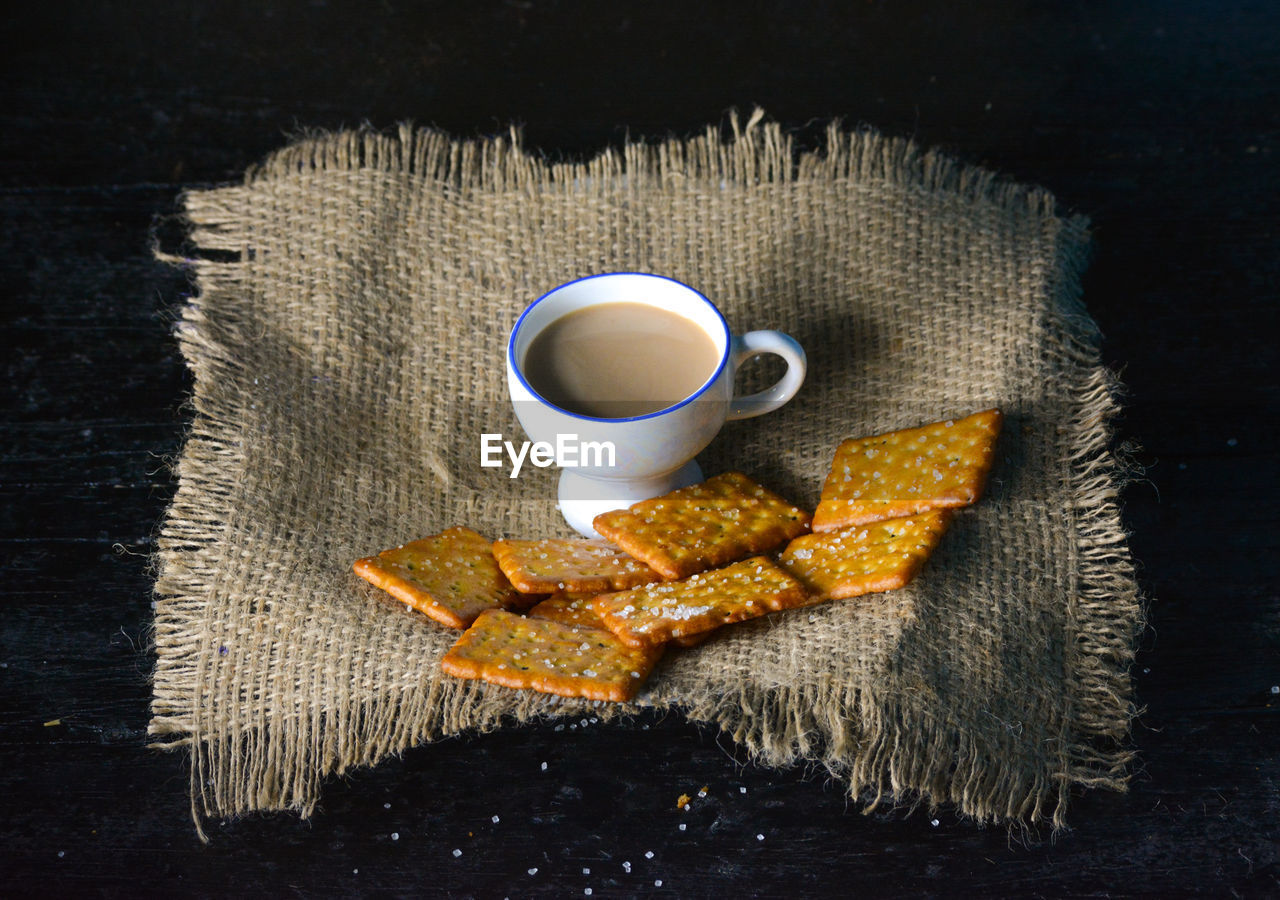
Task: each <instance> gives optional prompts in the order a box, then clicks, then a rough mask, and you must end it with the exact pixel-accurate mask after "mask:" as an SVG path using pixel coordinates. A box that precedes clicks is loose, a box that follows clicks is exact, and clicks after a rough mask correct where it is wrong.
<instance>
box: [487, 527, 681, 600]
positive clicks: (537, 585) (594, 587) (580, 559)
mask: <svg viewBox="0 0 1280 900" xmlns="http://www.w3.org/2000/svg"><path fill="white" fill-rule="evenodd" d="M493 555H494V558H495V559H497V560H498V566H499V568H501V569H502V572H503V574H504V575H506V576H507V579H508V580H509V581H510V582H511V583H512V584H513V585H515V588H516V590H519V591H524V592H526V593H530V594H548V593H554V592H556V591H572V592H575V593H577V592H595V593H600V592H602V591H621V590H625V589H627V588H629V587H635V586H636V585H638V584H648V583H649V582H651V581H657V580H658V579H659V578H660V577H661V576H660V575H658V573H657V572H655V571H653V569H651V568H649V567H648V566H646V565H645V564H644V563H642V562H640V561H639V560H637V559H634V558H632V557H630V556H628V555H627V554H625V553H623V552H622V551H621V550H619V549H618V548H617V547H614V546H613V545H612V544H607V543H605V542H604V541H592V540H585V539H572V540H569V539H564V538H546V539H544V540H539V541H506V540H504V541H494V543H493Z"/></svg>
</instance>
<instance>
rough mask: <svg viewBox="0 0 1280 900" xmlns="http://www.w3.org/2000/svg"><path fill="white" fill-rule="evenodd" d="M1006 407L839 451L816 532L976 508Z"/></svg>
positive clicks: (845, 446) (860, 440) (862, 440)
mask: <svg viewBox="0 0 1280 900" xmlns="http://www.w3.org/2000/svg"><path fill="white" fill-rule="evenodd" d="M1000 422H1001V415H1000V411H999V410H998V409H988V410H985V411H984V412H979V413H974V414H973V415H971V416H967V417H965V418H963V419H947V420H946V421H943V422H934V423H932V424H930V425H922V426H920V427H919V428H907V429H904V430H902V431H892V432H889V433H887V434H879V435H875V436H873V437H864V438H855V439H852V440H848V441H845V442H844V443H842V444H841V445H840V446H839V448H838V449H837V450H836V454H835V458H834V459H833V460H832V462H831V471H830V472H828V473H827V480H826V483H825V484H823V486H822V498H821V500H820V501H819V503H818V508H817V510H815V511H814V514H813V530H814V531H837V530H839V529H841V528H848V527H849V526H851V525H861V524H862V523H864V522H877V521H880V520H882V519H896V518H900V517H902V516H911V515H915V514H916V513H920V512H925V511H926V510H930V509H946V508H950V507H957V506H968V505H969V504H971V503H974V502H976V501H977V499H978V498H979V497H980V496H981V495H982V489H983V486H984V485H985V484H986V480H987V472H988V471H990V469H991V462H992V460H993V459H994V457H995V444H996V437H997V436H998V435H999V434H1000Z"/></svg>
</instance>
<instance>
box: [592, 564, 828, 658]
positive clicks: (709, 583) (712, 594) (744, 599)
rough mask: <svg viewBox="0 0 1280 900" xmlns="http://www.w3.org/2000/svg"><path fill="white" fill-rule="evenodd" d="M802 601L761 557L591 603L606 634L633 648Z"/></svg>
mask: <svg viewBox="0 0 1280 900" xmlns="http://www.w3.org/2000/svg"><path fill="white" fill-rule="evenodd" d="M806 602H808V595H807V593H806V591H805V589H804V586H803V585H802V584H801V583H800V582H799V581H798V580H796V579H795V578H793V577H792V576H791V575H790V574H789V573H787V572H786V571H784V570H783V569H781V568H779V567H778V566H777V565H776V564H775V563H774V562H773V561H772V560H770V559H769V558H768V557H766V556H756V557H752V558H751V559H745V560H742V561H741V562H737V563H734V564H733V565H730V566H726V567H724V568H723V569H715V570H713V571H711V572H702V573H699V574H697V575H692V576H690V577H689V578H686V579H684V580H683V581H677V582H672V583H666V584H648V585H644V586H643V587H636V588H632V589H630V590H627V591H620V592H618V593H614V594H601V595H600V596H599V597H596V598H595V599H594V600H592V601H591V607H592V609H594V610H595V611H596V612H597V613H599V614H600V618H601V619H603V620H604V623H605V625H607V626H608V627H609V630H610V631H612V632H613V633H614V634H616V635H617V636H618V637H619V638H621V639H622V641H623V642H624V643H626V644H629V645H630V646H633V647H638V646H644V645H650V644H661V643H663V642H665V641H669V640H671V639H672V638H683V637H687V636H689V635H695V634H701V633H703V632H706V631H711V630H712V629H714V628H719V627H720V626H721V625H728V624H730V623H732V622H741V621H743V620H744V619H753V618H755V617H756V616H762V615H764V614H765V613H769V612H774V611H776V610H780V609H790V608H792V607H796V606H803V605H805V603H806Z"/></svg>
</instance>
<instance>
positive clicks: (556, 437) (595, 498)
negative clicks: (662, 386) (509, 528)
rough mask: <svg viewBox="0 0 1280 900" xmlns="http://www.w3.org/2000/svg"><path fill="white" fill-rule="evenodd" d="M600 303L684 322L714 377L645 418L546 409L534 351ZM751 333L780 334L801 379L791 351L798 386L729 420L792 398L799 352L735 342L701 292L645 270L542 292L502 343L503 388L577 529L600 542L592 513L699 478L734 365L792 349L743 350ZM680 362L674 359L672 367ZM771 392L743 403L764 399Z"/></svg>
mask: <svg viewBox="0 0 1280 900" xmlns="http://www.w3.org/2000/svg"><path fill="white" fill-rule="evenodd" d="M605 304H641V305H644V306H649V307H652V308H654V309H655V310H662V311H666V312H668V313H674V314H675V315H677V316H679V317H681V319H683V320H685V321H687V322H688V323H689V327H691V328H697V329H699V330H700V331H701V332H702V333H703V334H705V335H706V337H707V338H709V339H710V340H711V342H712V344H713V346H714V348H715V357H714V359H715V364H714V367H713V370H712V371H711V372H710V373H709V374H708V376H707V377H706V379H705V380H704V381H703V382H702V384H701V385H700V386H699V387H698V388H697V389H696V390H694V391H693V392H692V393H690V394H689V395H688V396H686V397H684V398H683V399H681V400H678V401H676V402H674V403H672V404H671V405H669V406H666V407H664V408H662V409H658V410H656V411H654V412H650V413H646V414H643V415H636V416H629V417H625V418H599V417H595V416H590V415H583V414H580V413H575V412H571V411H569V410H567V409H563V408H561V407H559V406H557V405H555V404H553V403H551V402H549V401H548V400H547V399H545V398H544V397H543V396H541V395H540V394H539V393H538V391H537V390H536V389H535V387H534V386H533V384H532V383H531V381H530V378H529V374H528V372H527V369H526V363H527V359H528V356H529V350H530V347H531V346H532V345H533V343H534V341H535V340H536V338H537V337H538V336H539V335H540V334H542V333H543V331H544V330H545V329H547V327H548V326H550V325H551V324H552V323H553V322H557V321H558V320H560V319H562V318H563V317H565V316H567V315H570V314H571V313H575V312H579V311H581V310H585V309H588V308H589V307H597V306H602V305H605ZM655 315H661V313H655ZM752 334H754V335H757V336H759V335H766V336H775V335H776V336H777V337H778V338H780V339H783V340H784V341H786V342H789V344H790V345H792V346H793V347H794V350H795V351H796V352H797V353H798V354H799V363H798V368H799V374H798V378H797V377H795V373H794V371H793V370H794V369H795V368H796V365H795V360H794V356H795V354H794V353H793V354H791V356H792V358H789V359H788V363H789V370H788V376H789V377H791V380H792V381H794V382H795V383H794V384H792V385H790V390H789V391H787V392H786V396H785V397H782V398H781V399H778V398H770V399H769V400H768V402H766V403H765V404H764V405H763V406H762V407H761V408H760V409H759V410H750V411H746V412H743V411H742V410H738V409H735V410H734V412H735V413H736V414H735V415H733V417H734V418H740V417H745V416H747V415H755V414H759V412H766V411H768V409H772V408H774V407H776V406H778V405H781V404H782V403H784V402H786V399H789V397H790V395H791V394H794V392H795V388H798V387H799V381H800V380H803V377H804V376H803V368H804V361H803V351H802V350H800V349H799V345H797V344H795V342H794V341H792V340H791V339H790V338H788V337H786V336H785V335H780V334H778V333H777V332H754V333H751V334H748V335H744V336H743V338H736V337H734V336H733V335H731V334H730V331H729V326H728V324H727V323H726V322H725V319H724V316H723V315H721V313H720V311H719V310H718V309H717V308H716V307H715V305H714V304H713V303H712V302H711V301H710V300H708V299H707V298H706V297H705V296H703V295H702V294H701V293H699V292H698V291H696V290H694V289H693V288H691V287H689V286H688V285H685V284H682V283H680V282H678V281H675V280H674V279H671V278H667V277H665V276H660V275H651V274H646V273H630V272H627V273H610V274H605V275H594V276H588V277H586V278H581V279H578V280H576V281H572V282H569V283H567V284H564V285H561V286H560V287H557V288H555V289H553V290H551V291H549V292H548V293H546V294H543V295H542V296H541V297H539V298H538V299H537V300H535V301H534V302H533V303H532V304H531V305H530V306H529V307H528V308H527V309H526V310H525V311H524V313H523V314H522V315H521V316H520V318H519V320H518V321H517V322H516V324H515V327H514V328H513V329H512V331H511V337H510V340H509V341H508V343H507V356H506V364H507V387H508V391H509V394H510V396H511V401H512V403H513V404H514V406H515V412H516V417H517V418H518V419H519V421H520V424H521V426H522V427H523V428H524V430H525V433H526V434H527V436H528V438H529V440H530V441H531V442H532V446H531V448H530V451H529V453H530V457H529V458H530V460H531V461H532V462H534V463H535V464H537V465H547V464H548V463H549V462H550V461H554V463H555V464H556V465H558V466H559V467H560V468H561V476H560V485H559V505H560V510H561V513H562V514H563V515H564V517H565V519H566V521H567V522H568V523H569V524H570V525H571V526H572V527H573V528H574V529H575V530H576V531H578V532H579V533H581V534H584V535H588V536H596V532H595V530H594V528H592V527H591V520H592V519H594V518H595V516H596V515H598V514H600V513H602V512H607V511H609V510H612V509H620V508H623V507H626V506H629V505H631V504H632V503H635V502H637V501H639V500H644V499H647V498H649V497H655V496H659V495H661V494H664V493H667V492H669V491H672V490H675V489H676V488H679V487H684V486H687V485H690V484H694V483H696V482H698V481H701V480H702V472H701V470H700V469H699V467H698V465H697V463H696V462H694V459H693V458H694V456H696V455H697V454H698V453H699V452H700V451H701V450H702V449H703V448H705V447H706V446H707V445H708V444H709V443H711V441H712V439H713V438H714V437H715V436H716V434H717V432H718V431H719V430H720V428H721V426H722V425H723V424H724V422H725V420H726V418H729V417H730V412H731V406H737V405H739V404H740V403H741V402H742V399H741V398H740V399H739V400H738V401H735V400H734V397H733V379H734V372H735V370H736V368H737V365H738V364H740V363H741V361H743V360H744V359H745V358H749V357H750V356H753V355H755V353H758V352H778V353H783V355H787V353H788V352H790V351H789V349H788V348H783V349H778V348H775V347H772V346H761V347H758V348H755V349H750V348H744V347H742V346H740V345H741V344H742V342H743V340H744V339H745V338H750V337H751V336H752ZM784 351H786V352H784ZM679 362H680V361H678V360H677V361H673V365H674V364H677V363H679ZM786 380H787V379H785V378H784V381H786ZM781 384H782V382H779V385H781ZM778 387H779V386H778V385H775V389H777V388H778ZM768 393H769V392H762V394H761V395H753V398H748V399H755V400H757V402H760V401H759V398H761V397H762V396H763V395H764V394H768ZM535 454H538V455H537V456H535Z"/></svg>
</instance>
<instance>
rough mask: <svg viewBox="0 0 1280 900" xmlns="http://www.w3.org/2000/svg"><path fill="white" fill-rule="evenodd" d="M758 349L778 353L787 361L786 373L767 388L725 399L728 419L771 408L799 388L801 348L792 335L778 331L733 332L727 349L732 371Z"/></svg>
mask: <svg viewBox="0 0 1280 900" xmlns="http://www.w3.org/2000/svg"><path fill="white" fill-rule="evenodd" d="M761 353H776V354H777V355H778V356H781V357H782V358H783V360H785V361H786V363H787V371H786V374H785V375H783V376H782V377H781V378H779V379H778V382H777V384H775V385H774V386H773V387H771V388H768V389H766V390H763V391H760V392H759V393H756V394H748V395H747V396H746V397H734V398H733V400H732V401H731V402H730V403H729V416H728V418H729V420H730V421H733V420H734V419H750V418H751V417H752V416H761V415H764V414H765V413H767V412H773V411H774V410H775V409H777V408H778V407H779V406H781V405H782V404H784V403H786V402H787V401H788V400H790V399H791V398H792V397H794V396H795V393H796V391H798V390H800V385H802V384H804V375H805V371H806V368H807V363H806V361H805V355H804V348H803V347H801V346H800V345H799V344H798V343H797V342H796V340H795V338H793V337H791V336H790V335H788V334H783V333H782V332H781V331H748V332H747V333H746V334H744V335H741V336H739V335H734V337H733V339H732V342H731V345H730V351H729V356H730V359H731V361H732V364H733V371H734V374H737V371H738V368H739V367H740V366H741V365H742V364H743V363H745V362H746V361H747V360H749V359H751V357H753V356H758V355H760V354H761Z"/></svg>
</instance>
